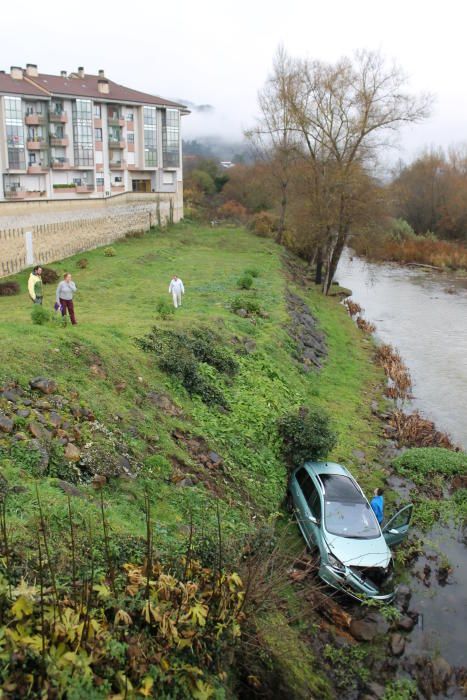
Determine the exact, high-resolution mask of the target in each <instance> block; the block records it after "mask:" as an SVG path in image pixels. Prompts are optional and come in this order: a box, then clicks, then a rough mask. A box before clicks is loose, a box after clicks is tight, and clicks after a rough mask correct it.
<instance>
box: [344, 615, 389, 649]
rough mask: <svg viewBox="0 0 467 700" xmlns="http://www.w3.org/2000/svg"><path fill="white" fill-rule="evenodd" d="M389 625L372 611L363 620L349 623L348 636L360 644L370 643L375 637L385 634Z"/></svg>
mask: <svg viewBox="0 0 467 700" xmlns="http://www.w3.org/2000/svg"><path fill="white" fill-rule="evenodd" d="M388 629H389V625H388V623H387V622H386V620H385V619H384V617H383V616H382V615H381V614H380V613H378V612H376V611H372V612H370V613H368V614H367V615H366V616H365V617H364V618H361V619H360V620H358V619H355V618H354V619H353V620H352V622H351V623H350V634H351V635H352V637H355V639H358V641H360V642H371V641H372V640H373V639H374V638H375V637H376V636H377V635H382V634H386V633H387V631H388Z"/></svg>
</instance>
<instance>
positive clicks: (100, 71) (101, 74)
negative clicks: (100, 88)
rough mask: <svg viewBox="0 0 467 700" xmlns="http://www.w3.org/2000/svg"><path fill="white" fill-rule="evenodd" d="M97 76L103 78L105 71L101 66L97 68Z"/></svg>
mask: <svg viewBox="0 0 467 700" xmlns="http://www.w3.org/2000/svg"><path fill="white" fill-rule="evenodd" d="M99 78H105V71H104V69H103V68H99Z"/></svg>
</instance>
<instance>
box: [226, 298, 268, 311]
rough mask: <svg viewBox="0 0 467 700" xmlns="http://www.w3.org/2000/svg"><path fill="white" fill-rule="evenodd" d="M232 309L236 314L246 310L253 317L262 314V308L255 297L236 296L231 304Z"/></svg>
mask: <svg viewBox="0 0 467 700" xmlns="http://www.w3.org/2000/svg"><path fill="white" fill-rule="evenodd" d="M230 308H231V309H232V311H233V312H234V313H235V312H236V311H238V310H239V309H245V311H246V312H247V313H249V314H252V315H253V316H256V315H257V314H259V313H261V307H260V305H259V302H258V300H257V299H256V298H255V297H246V296H240V295H239V296H236V297H234V299H232V301H231V302H230Z"/></svg>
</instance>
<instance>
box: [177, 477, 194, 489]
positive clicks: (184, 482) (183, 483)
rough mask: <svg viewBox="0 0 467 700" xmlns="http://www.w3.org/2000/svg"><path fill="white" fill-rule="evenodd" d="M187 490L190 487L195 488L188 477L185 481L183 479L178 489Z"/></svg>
mask: <svg viewBox="0 0 467 700" xmlns="http://www.w3.org/2000/svg"><path fill="white" fill-rule="evenodd" d="M179 486H180V487H181V488H185V487H188V486H194V483H193V481H192V480H191V479H190V478H189V477H186V478H185V479H182V480H181V481H179V482H177V487H179Z"/></svg>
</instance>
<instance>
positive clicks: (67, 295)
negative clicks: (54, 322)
mask: <svg viewBox="0 0 467 700" xmlns="http://www.w3.org/2000/svg"><path fill="white" fill-rule="evenodd" d="M75 292H76V284H75V283H74V282H73V281H72V279H71V274H70V273H69V272H65V274H64V275H63V279H62V281H61V282H60V283H59V284H58V287H57V293H56V304H59V305H60V308H61V310H62V316H63V317H65V316H66V312H67V311H68V314H69V316H70V321H71V323H72V325H73V326H76V318H75V307H74V306H73V294H74V293H75Z"/></svg>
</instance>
